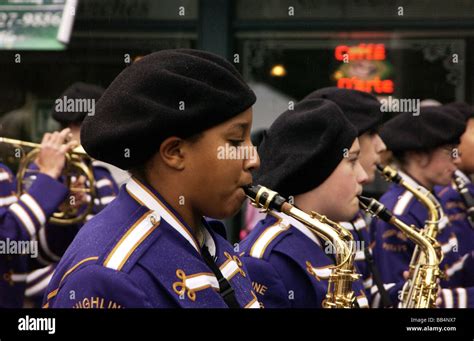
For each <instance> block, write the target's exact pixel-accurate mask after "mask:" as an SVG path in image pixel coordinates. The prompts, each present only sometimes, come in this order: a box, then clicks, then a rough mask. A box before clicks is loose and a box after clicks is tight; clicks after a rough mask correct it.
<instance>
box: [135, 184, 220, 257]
mask: <svg viewBox="0 0 474 341" xmlns="http://www.w3.org/2000/svg"><path fill="white" fill-rule="evenodd" d="M126 189H127V192H128V194H129V195H130V196H131V197H132V198H133V199H134V200H135V201H137V202H138V203H139V204H140V205H142V206H145V207H147V208H149V209H150V210H152V211H154V212H156V213H157V214H158V215H159V216H160V217H161V218H163V219H164V220H165V221H166V222H167V223H168V224H169V225H170V226H171V227H172V228H174V229H175V230H176V231H177V232H178V233H179V234H180V235H181V236H182V237H183V238H184V239H186V240H187V241H188V242H189V243H190V244H191V245H192V246H193V248H194V249H196V251H197V252H198V253H201V248H200V247H199V243H198V242H197V240H196V238H195V236H194V234H193V233H192V232H191V231H192V229H191V228H190V227H189V226H188V225H187V224H186V223H185V222H184V220H183V218H182V217H181V216H180V215H179V214H178V212H176V211H175V210H174V209H173V207H171V206H170V205H169V204H168V203H167V202H166V201H165V200H164V199H163V197H162V196H161V195H160V194H159V193H158V192H157V191H156V190H155V189H153V188H152V187H151V186H149V185H147V184H144V183H142V182H141V181H139V180H138V179H136V178H134V177H132V178H131V179H130V180H129V181H128V183H127V184H126ZM202 223H203V225H204V227H205V228H204V229H203V232H204V238H205V239H204V242H205V244H206V246H207V247H208V248H209V253H210V254H211V255H215V254H216V245H215V242H214V240H213V238H212V236H211V234H210V233H209V231H208V230H207V229H208V224H207V222H206V221H205V219H204V218H203V219H202Z"/></svg>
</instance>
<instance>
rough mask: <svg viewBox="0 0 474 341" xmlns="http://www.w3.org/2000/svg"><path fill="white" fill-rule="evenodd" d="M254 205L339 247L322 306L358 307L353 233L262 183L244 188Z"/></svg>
mask: <svg viewBox="0 0 474 341" xmlns="http://www.w3.org/2000/svg"><path fill="white" fill-rule="evenodd" d="M245 193H246V194H247V197H248V198H249V199H250V200H251V202H252V205H253V206H255V207H257V208H261V209H263V211H264V212H268V211H271V210H276V211H278V212H282V213H284V214H286V215H288V216H290V217H292V218H294V219H296V220H298V221H299V222H301V223H303V224H304V225H306V226H307V227H308V228H309V229H310V230H311V231H312V232H313V233H315V234H316V235H318V236H319V237H321V238H322V239H324V240H326V241H327V242H329V243H331V244H332V245H333V247H334V249H335V250H336V265H334V266H333V267H332V268H331V270H332V271H331V275H330V276H329V281H328V291H327V294H326V297H325V299H324V300H323V308H357V306H358V305H357V301H356V295H355V293H354V291H353V289H352V283H353V282H354V281H356V280H357V279H358V278H359V277H360V275H359V274H358V273H357V272H356V271H355V267H354V257H355V253H354V250H353V247H354V242H353V241H354V240H353V237H352V234H351V233H350V232H349V231H347V230H346V229H344V228H342V227H341V226H340V225H339V224H337V223H335V222H333V221H331V220H329V219H328V218H327V217H325V216H323V215H320V214H318V213H316V212H311V214H308V213H306V212H304V211H302V210H300V209H298V208H297V207H295V206H294V205H292V204H290V203H289V202H288V201H287V200H286V199H285V198H283V197H282V196H281V195H279V194H278V193H277V192H274V191H272V190H269V189H268V188H266V187H263V186H249V187H247V188H245Z"/></svg>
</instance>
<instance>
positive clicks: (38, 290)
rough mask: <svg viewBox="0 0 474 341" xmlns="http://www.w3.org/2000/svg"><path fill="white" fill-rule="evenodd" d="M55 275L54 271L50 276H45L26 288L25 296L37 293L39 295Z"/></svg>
mask: <svg viewBox="0 0 474 341" xmlns="http://www.w3.org/2000/svg"><path fill="white" fill-rule="evenodd" d="M52 277H53V273H51V274H50V275H49V276H47V277H45V278H43V279H42V280H41V281H39V282H38V283H36V284H35V285H33V286H31V287H29V288H27V289H26V290H25V296H26V297H32V296H35V295H38V294H40V293H42V292H44V291H45V290H46V288H47V287H48V284H49V282H50V281H51V278H52Z"/></svg>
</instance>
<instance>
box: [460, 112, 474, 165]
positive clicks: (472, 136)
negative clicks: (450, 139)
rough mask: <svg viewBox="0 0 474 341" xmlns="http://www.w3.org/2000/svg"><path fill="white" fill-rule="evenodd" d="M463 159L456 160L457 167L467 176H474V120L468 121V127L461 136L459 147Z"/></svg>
mask: <svg viewBox="0 0 474 341" xmlns="http://www.w3.org/2000/svg"><path fill="white" fill-rule="evenodd" d="M459 152H460V155H461V157H460V158H457V159H456V160H455V163H456V165H457V166H458V167H459V169H461V170H462V171H463V172H465V173H467V174H474V118H471V119H469V120H468V121H467V127H466V131H465V132H464V134H463V135H462V136H461V144H460V145H459Z"/></svg>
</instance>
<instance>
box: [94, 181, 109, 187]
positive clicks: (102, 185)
mask: <svg viewBox="0 0 474 341" xmlns="http://www.w3.org/2000/svg"><path fill="white" fill-rule="evenodd" d="M111 185H112V181H110V180H109V179H100V180H99V181H97V182H96V183H95V187H96V188H101V187H104V186H111Z"/></svg>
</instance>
